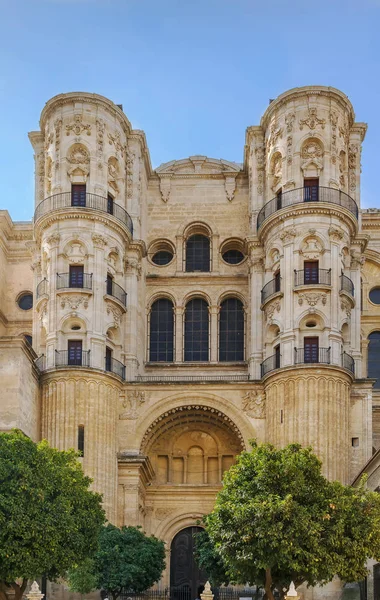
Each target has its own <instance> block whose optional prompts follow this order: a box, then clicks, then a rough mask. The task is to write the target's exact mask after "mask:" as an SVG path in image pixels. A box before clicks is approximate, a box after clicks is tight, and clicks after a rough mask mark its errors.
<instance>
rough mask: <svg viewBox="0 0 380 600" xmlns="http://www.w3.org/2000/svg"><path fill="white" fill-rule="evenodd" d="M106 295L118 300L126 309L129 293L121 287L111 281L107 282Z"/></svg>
mask: <svg viewBox="0 0 380 600" xmlns="http://www.w3.org/2000/svg"><path fill="white" fill-rule="evenodd" d="M106 294H107V296H112V297H113V298H116V300H118V301H119V302H121V304H122V305H123V306H124V307H125V308H126V307H127V293H126V292H125V291H124V290H123V288H122V287H121V286H120V285H118V284H117V283H115V282H114V281H111V280H109V279H107V281H106Z"/></svg>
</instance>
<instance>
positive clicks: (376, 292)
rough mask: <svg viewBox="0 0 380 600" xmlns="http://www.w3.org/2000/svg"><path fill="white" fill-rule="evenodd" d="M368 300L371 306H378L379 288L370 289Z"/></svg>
mask: <svg viewBox="0 0 380 600" xmlns="http://www.w3.org/2000/svg"><path fill="white" fill-rule="evenodd" d="M369 299H370V300H371V302H373V304H380V287H376V288H372V290H371V291H370V293H369Z"/></svg>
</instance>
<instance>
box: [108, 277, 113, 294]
mask: <svg viewBox="0 0 380 600" xmlns="http://www.w3.org/2000/svg"><path fill="white" fill-rule="evenodd" d="M112 284H113V277H112V275H110V274H109V273H107V294H108V295H109V296H112Z"/></svg>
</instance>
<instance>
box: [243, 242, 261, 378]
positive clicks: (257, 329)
mask: <svg viewBox="0 0 380 600" xmlns="http://www.w3.org/2000/svg"><path fill="white" fill-rule="evenodd" d="M249 271H250V305H251V323H250V334H251V335H250V338H251V339H250V347H249V348H248V352H247V354H248V357H249V375H250V378H251V379H260V378H261V369H260V365H261V363H262V362H263V332H262V329H263V313H262V311H261V309H260V306H261V290H262V287H263V281H264V261H263V251H262V249H261V246H259V245H258V243H255V250H253V249H252V255H251V263H250V269H249Z"/></svg>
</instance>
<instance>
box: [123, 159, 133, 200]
mask: <svg viewBox="0 0 380 600" xmlns="http://www.w3.org/2000/svg"><path fill="white" fill-rule="evenodd" d="M134 159H135V154H133V152H128V153H127V158H126V160H125V174H126V178H127V198H132V197H133V168H134Z"/></svg>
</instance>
